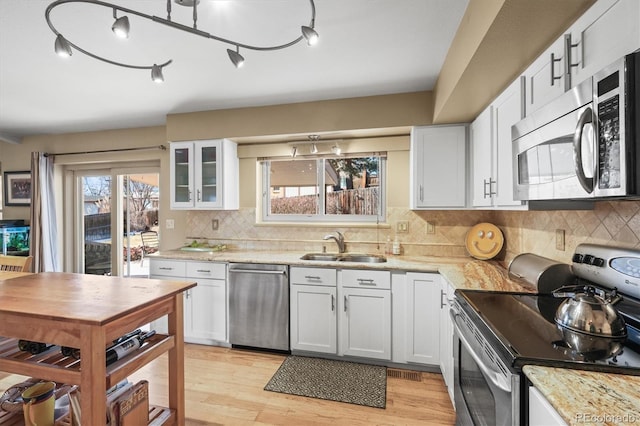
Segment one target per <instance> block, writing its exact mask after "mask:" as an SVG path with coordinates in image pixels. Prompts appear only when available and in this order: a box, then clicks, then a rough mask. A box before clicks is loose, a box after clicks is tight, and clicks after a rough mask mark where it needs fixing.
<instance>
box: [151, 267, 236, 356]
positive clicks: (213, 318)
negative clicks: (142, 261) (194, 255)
mask: <svg viewBox="0 0 640 426" xmlns="http://www.w3.org/2000/svg"><path fill="white" fill-rule="evenodd" d="M149 265H150V272H149V278H155V279H163V280H174V281H179V280H194V281H196V282H197V283H198V285H197V286H196V287H194V288H192V289H190V290H188V291H187V292H185V293H184V296H183V297H184V341H185V342H188V343H199V344H219V343H226V342H227V291H226V264H224V263H215V262H189V261H181V260H171V259H150V264H149ZM151 326H152V328H154V329H155V330H156V331H158V332H159V333H166V329H167V319H166V317H162V318H160V319H158V320H156V321H154V322H153V323H152V325H151Z"/></svg>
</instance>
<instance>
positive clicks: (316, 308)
mask: <svg viewBox="0 0 640 426" xmlns="http://www.w3.org/2000/svg"><path fill="white" fill-rule="evenodd" d="M292 269H293V268H292ZM336 304H337V300H336V287H323V286H318V285H292V286H291V349H297V350H303V351H311V352H320V353H327V354H336V353H337V346H338V338H337V328H336V327H337V314H336V312H337V307H336Z"/></svg>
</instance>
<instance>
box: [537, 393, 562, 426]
mask: <svg viewBox="0 0 640 426" xmlns="http://www.w3.org/2000/svg"><path fill="white" fill-rule="evenodd" d="M566 425H567V423H566V422H565V421H564V420H563V419H562V417H560V414H558V412H557V411H556V410H555V408H553V406H552V405H551V404H550V403H549V401H547V398H545V397H544V395H542V394H541V393H540V391H539V390H538V389H536V388H534V387H533V386H529V426H566Z"/></svg>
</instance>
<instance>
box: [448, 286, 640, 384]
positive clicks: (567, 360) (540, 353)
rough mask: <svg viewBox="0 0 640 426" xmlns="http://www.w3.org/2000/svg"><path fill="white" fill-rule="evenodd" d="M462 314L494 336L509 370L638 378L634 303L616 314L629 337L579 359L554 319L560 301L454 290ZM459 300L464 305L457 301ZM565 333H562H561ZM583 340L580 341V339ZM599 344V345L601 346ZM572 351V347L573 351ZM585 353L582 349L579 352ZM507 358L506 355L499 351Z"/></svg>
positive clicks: (638, 320) (639, 343) (639, 335)
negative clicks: (539, 368)
mask: <svg viewBox="0 0 640 426" xmlns="http://www.w3.org/2000/svg"><path fill="white" fill-rule="evenodd" d="M457 294H458V295H460V296H461V297H458V301H459V303H460V306H461V308H462V309H464V310H465V312H467V314H468V315H470V317H471V319H472V321H474V322H476V321H475V319H474V318H473V317H478V316H479V317H480V318H481V319H482V320H483V322H484V324H485V325H486V326H487V327H488V329H489V330H490V331H491V332H492V334H493V335H494V336H495V337H496V338H497V339H498V340H499V342H500V343H501V344H502V345H503V346H504V349H506V352H508V353H509V354H510V356H511V358H512V359H511V362H512V366H513V367H516V368H519V367H522V366H523V365H527V364H540V365H549V366H557V367H571V368H579V369H588V370H597V371H603V372H615V373H624V374H632V375H640V332H639V331H638V330H639V328H640V310H637V311H636V309H637V306H640V305H636V302H637V301H635V300H633V301H632V300H626V301H623V302H620V304H619V306H617V307H618V310H619V311H620V312H621V313H623V310H624V311H626V312H624V313H623V317H624V319H625V321H626V323H627V337H626V338H624V339H618V340H617V341H616V342H614V343H612V342H611V339H609V340H606V339H607V338H601V337H589V338H590V339H596V340H598V339H605V341H604V342H601V341H594V345H593V347H594V348H595V347H600V348H602V347H606V348H615V350H614V352H615V353H613V354H612V353H610V351H608V350H592V351H589V352H586V353H584V352H583V353H578V352H577V351H576V350H575V348H572V347H571V346H572V345H571V343H570V339H565V337H564V336H563V329H562V327H559V326H558V325H556V323H555V321H554V316H555V312H556V310H557V308H558V307H559V306H560V304H561V303H562V301H563V300H564V299H562V298H555V297H553V296H552V295H546V294H520V293H503V292H486V291H476V290H458V291H457ZM461 299H462V300H461ZM565 332H566V330H565ZM583 338H584V336H583ZM600 343H602V344H600ZM573 346H575V345H573ZM583 347H584V346H583ZM501 352H505V351H501Z"/></svg>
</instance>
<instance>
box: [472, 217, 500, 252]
mask: <svg viewBox="0 0 640 426" xmlns="http://www.w3.org/2000/svg"><path fill="white" fill-rule="evenodd" d="M465 245H466V248H467V252H469V254H470V255H471V256H472V257H475V258H476V259H480V260H488V259H492V258H494V257H495V256H496V255H497V254H498V253H500V250H502V246H503V245H504V236H503V235H502V231H501V230H500V228H498V227H497V226H495V225H493V224H491V223H487V222H483V223H478V224H477V225H475V226H473V227H472V228H471V229H470V230H469V232H468V233H467V237H466V239H465Z"/></svg>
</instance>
